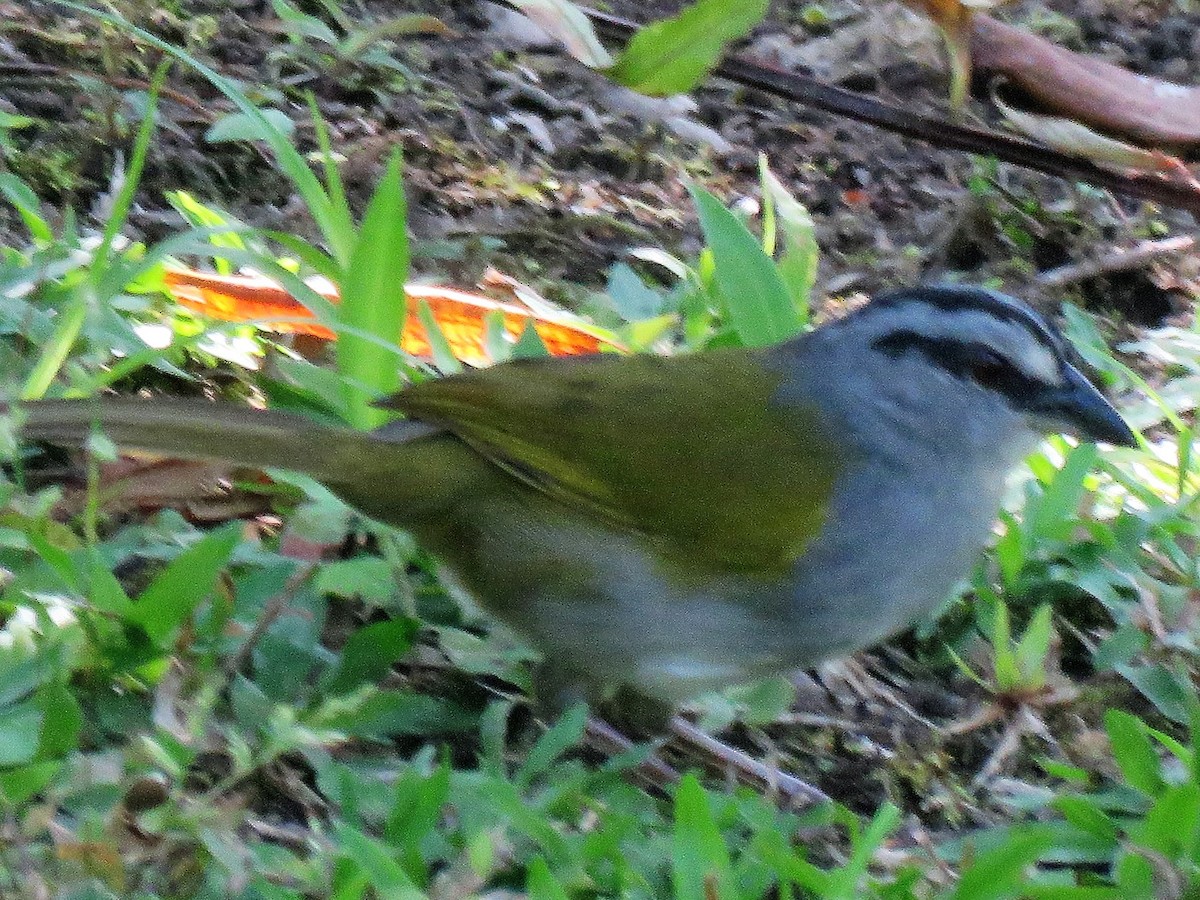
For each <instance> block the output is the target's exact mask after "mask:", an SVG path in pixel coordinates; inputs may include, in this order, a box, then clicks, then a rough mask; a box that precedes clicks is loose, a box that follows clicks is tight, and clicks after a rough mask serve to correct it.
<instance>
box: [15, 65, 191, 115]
mask: <svg viewBox="0 0 1200 900" xmlns="http://www.w3.org/2000/svg"><path fill="white" fill-rule="evenodd" d="M21 75H27V76H32V77H38V78H55V79H58V80H66V79H68V78H74V77H78V78H90V79H93V80H95V81H103V82H104V83H105V84H108V85H111V86H112V87H115V88H119V89H122V90H137V91H148V90H150V82H148V81H144V80H142V79H140V78H125V77H122V76H119V75H105V74H103V73H101V72H82V71H79V70H76V69H68V68H64V67H63V66H53V65H49V64H47V63H33V62H20V63H14V62H4V63H0V76H3V77H7V78H12V77H17V76H21ZM159 94H161V95H162V96H163V97H166V98H167V99H168V100H174V101H175V102H176V103H178V104H180V105H182V106H186V107H187V108H188V109H190V110H191V111H192V112H194V113H197V114H198V115H200V116H201V117H203V118H204V120H205V121H207V122H211V121H213V119H214V115H213V112H212V110H211V109H209V108H208V107H207V106H205V105H204V104H203V103H202V102H201V101H200V100H198V99H196V98H195V97H192V96H190V95H189V94H184V93H182V92H180V91H176V90H174V89H172V88H169V87H165V86H164V87H163V88H161V89H160V90H159Z"/></svg>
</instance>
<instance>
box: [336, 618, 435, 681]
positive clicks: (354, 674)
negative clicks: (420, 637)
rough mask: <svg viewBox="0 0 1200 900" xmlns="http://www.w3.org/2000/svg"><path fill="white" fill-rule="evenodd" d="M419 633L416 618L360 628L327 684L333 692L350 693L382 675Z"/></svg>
mask: <svg viewBox="0 0 1200 900" xmlns="http://www.w3.org/2000/svg"><path fill="white" fill-rule="evenodd" d="M416 634H417V623H416V621H415V620H413V619H392V620H391V621H388V622H376V623H375V624H373V625H367V626H366V627H364V628H360V629H359V630H358V631H356V632H354V634H352V635H350V639H349V640H348V641H346V646H345V647H343V648H342V655H341V658H340V659H339V660H338V664H337V668H335V669H334V670H333V673H332V674H331V676H330V677H329V679H328V681H327V682H326V683H325V684H324V688H325V690H326V691H328V692H329V693H330V694H347V693H349V692H350V691H352V690H354V689H355V688H357V687H358V686H359V685H362V684H367V683H371V682H376V681H379V680H380V679H382V678H383V677H384V676H385V675H387V673H388V672H389V671H391V668H392V664H393V663H394V662H396V660H398V659H400V658H401V657H403V656H404V655H405V654H406V653H408V651H409V650H411V649H412V643H413V638H414V637H415V636H416Z"/></svg>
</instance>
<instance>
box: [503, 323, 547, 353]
mask: <svg viewBox="0 0 1200 900" xmlns="http://www.w3.org/2000/svg"><path fill="white" fill-rule="evenodd" d="M549 355H550V351H549V350H547V349H546V344H545V342H544V341H543V340H542V336H541V335H540V334H538V333H537V329H536V328H535V327H534V325H533V319H526V320H525V327H524V328H523V329H521V334H520V336H519V337H518V338H517V342H516V343H515V344H513V345H512V358H513V359H545V358H546V357H547V356H549Z"/></svg>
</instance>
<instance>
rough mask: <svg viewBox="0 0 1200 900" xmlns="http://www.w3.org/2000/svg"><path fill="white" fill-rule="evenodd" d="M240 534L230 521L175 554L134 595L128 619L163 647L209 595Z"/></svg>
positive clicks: (157, 644) (235, 525)
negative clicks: (140, 590)
mask: <svg viewBox="0 0 1200 900" xmlns="http://www.w3.org/2000/svg"><path fill="white" fill-rule="evenodd" d="M241 537H242V529H241V525H240V524H239V523H237V522H233V523H230V524H229V525H226V526H225V527H223V528H218V529H217V530H216V531H212V532H209V533H208V534H206V535H205V536H204V537H202V538H201V539H200V540H198V541H197V542H196V543H195V544H193V545H192V546H191V547H189V548H188V549H187V550H184V551H183V553H181V554H179V556H177V557H175V559H173V560H172V561H171V562H170V563H169V564H168V565H167V567H166V568H165V569H163V570H162V571H161V572H160V573H159V574H158V576H157V577H156V578H155V579H154V581H152V582H151V583H150V586H149V587H148V588H146V590H145V591H143V592H142V594H141V596H139V597H138V599H137V602H136V603H135V604H134V606H133V609H132V610H131V612H130V619H131V620H132V621H133V622H135V623H136V624H138V625H141V626H142V628H143V629H144V630H145V632H146V634H147V635H148V636H149V637H150V640H152V641H153V642H154V643H155V645H156V646H158V647H163V648H165V647H167V646H168V645H169V644H170V643H171V641H172V640H173V639H174V637H175V633H176V632H177V631H178V629H179V628H180V626H181V625H183V623H184V622H185V621H187V619H188V618H189V617H190V616H191V615H192V613H193V612H194V611H195V609H196V607H197V606H199V605H200V603H201V602H203V600H204V599H205V598H206V597H207V596H208V595H209V594H210V593H212V590H213V585H214V584H215V582H216V580H217V576H218V575H220V574H221V570H222V569H224V568H225V565H226V564H227V563H228V562H229V557H230V556H232V555H233V550H234V548H235V547H237V545H238V542H239V541H240V540H241Z"/></svg>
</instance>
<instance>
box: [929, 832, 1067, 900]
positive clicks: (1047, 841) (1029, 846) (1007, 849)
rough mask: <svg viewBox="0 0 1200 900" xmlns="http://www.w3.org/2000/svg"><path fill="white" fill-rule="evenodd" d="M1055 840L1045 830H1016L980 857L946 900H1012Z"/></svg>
mask: <svg viewBox="0 0 1200 900" xmlns="http://www.w3.org/2000/svg"><path fill="white" fill-rule="evenodd" d="M1053 841H1054V839H1053V836H1052V835H1051V834H1049V833H1048V832H1047V831H1045V830H1043V829H1038V828H1034V827H1030V828H1023V827H1015V828H1013V829H1011V830H1010V831H1009V833H1008V835H1007V836H1006V837H1005V839H1004V840H1003V841H1002V842H1001V843H1000V844H999V845H998V846H996V847H993V848H992V849H991V850H988V851H985V852H983V853H980V854H979V855H978V856H977V857H975V859H974V861H973V862H972V863H971V865H970V866H968V867H967V868H966V869H964V870H963V872H962V877H961V878H960V879H959V882H958V887H957V888H956V889H955V890H954V891H953V892H952V893H950V894H949V895H948V897H947V900H1009V898H1013V897H1016V896H1018V895H1019V891H1018V890H1017V888H1018V886H1019V885H1021V884H1022V883H1023V882H1024V881H1025V878H1026V872H1027V871H1028V869H1029V868H1030V867H1031V866H1032V865H1033V864H1034V863H1036V862H1037V861H1038V859H1039V858H1040V857H1041V856H1042V854H1043V853H1045V852H1046V850H1047V849H1048V848H1049V847H1050V846H1051V844H1053Z"/></svg>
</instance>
